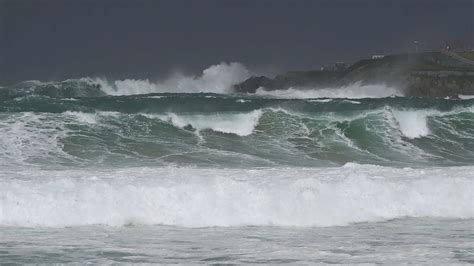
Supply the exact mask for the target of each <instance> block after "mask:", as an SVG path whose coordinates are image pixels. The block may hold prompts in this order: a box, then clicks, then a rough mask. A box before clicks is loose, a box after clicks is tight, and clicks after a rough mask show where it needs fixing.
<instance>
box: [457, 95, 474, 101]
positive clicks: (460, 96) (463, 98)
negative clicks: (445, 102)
mask: <svg viewBox="0 0 474 266" xmlns="http://www.w3.org/2000/svg"><path fill="white" fill-rule="evenodd" d="M458 97H459V99H462V100H470V99H474V95H462V94H459V95H458Z"/></svg>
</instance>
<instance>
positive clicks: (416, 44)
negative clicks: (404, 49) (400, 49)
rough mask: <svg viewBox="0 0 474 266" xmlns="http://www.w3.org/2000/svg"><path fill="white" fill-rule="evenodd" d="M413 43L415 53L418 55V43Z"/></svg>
mask: <svg viewBox="0 0 474 266" xmlns="http://www.w3.org/2000/svg"><path fill="white" fill-rule="evenodd" d="M413 43H414V44H415V52H417V53H418V43H419V42H418V41H414V42H413Z"/></svg>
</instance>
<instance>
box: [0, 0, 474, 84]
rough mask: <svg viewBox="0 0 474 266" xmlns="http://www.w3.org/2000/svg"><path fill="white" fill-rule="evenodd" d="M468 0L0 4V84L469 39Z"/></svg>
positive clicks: (327, 57) (156, 73)
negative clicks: (414, 41)
mask: <svg viewBox="0 0 474 266" xmlns="http://www.w3.org/2000/svg"><path fill="white" fill-rule="evenodd" d="M473 13H474V0H449V1H448V0H446V1H424V0H418V1H417V0H413V1H408V0H407V1H403V0H402V1H400V0H397V1H384V0H381V1H369V0H365V1H357V0H353V1H349V0H347V1H338V0H335V1H329V0H326V1H323V0H321V1H318V0H315V1H305V0H301V1H296V0H293V1H290V0H286V1H277V0H240V1H237V0H199V1H197V0H169V1H151V0H149V1H145V0H135V1H133V0H128V1H123V0H114V1H112V0H102V1H92V0H90V1H88V0H83V1H82V0H77V1H72V0H61V1H60V0H14V1H13V0H0V84H10V83H15V82H18V81H22V80H31V79H39V80H45V81H46V80H63V79H66V78H78V77H84V76H105V77H107V78H110V79H121V78H150V79H152V80H153V79H157V78H160V77H163V76H166V75H168V74H169V73H170V72H171V71H174V70H177V69H180V70H182V71H185V72H189V73H196V74H199V73H200V72H201V71H202V70H203V69H205V68H207V67H208V66H209V65H212V64H217V63H219V62H222V61H226V62H230V61H237V62H241V63H243V64H244V65H246V66H247V67H248V68H249V69H250V70H252V71H255V72H260V73H264V72H274V71H286V70H298V69H314V68H318V67H319V66H321V65H322V64H325V63H327V62H332V61H353V60H356V59H359V58H364V57H369V56H370V55H372V54H387V53H401V52H409V51H412V50H413V40H420V41H421V42H424V43H426V45H427V46H429V47H432V48H437V47H440V46H441V45H442V44H443V43H444V42H445V41H446V40H451V39H462V40H467V41H471V42H472V41H473V29H474V27H473Z"/></svg>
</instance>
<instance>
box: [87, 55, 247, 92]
mask: <svg viewBox="0 0 474 266" xmlns="http://www.w3.org/2000/svg"><path fill="white" fill-rule="evenodd" d="M250 76H251V72H250V71H249V70H248V69H247V68H246V67H245V66H244V65H242V64H240V63H237V62H232V63H220V64H218V65H212V66H210V67H208V68H207V69H205V70H204V71H203V72H202V74H201V75H200V76H186V75H184V74H181V73H178V74H175V75H172V76H171V77H169V78H167V79H166V80H164V81H160V82H156V83H153V82H150V81H149V80H148V79H145V80H136V79H125V80H116V81H113V82H110V81H107V80H105V79H100V78H97V79H95V80H94V81H95V82H97V83H98V84H100V85H101V89H102V90H103V91H104V92H105V93H107V94H109V95H133V94H148V93H164V92H176V93H199V92H210V93H229V92H231V87H232V85H234V84H237V83H239V82H241V81H244V80H245V79H247V78H249V77H250Z"/></svg>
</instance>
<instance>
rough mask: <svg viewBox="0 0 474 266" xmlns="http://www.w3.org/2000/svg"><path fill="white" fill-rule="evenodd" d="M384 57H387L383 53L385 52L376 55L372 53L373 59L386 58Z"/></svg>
mask: <svg viewBox="0 0 474 266" xmlns="http://www.w3.org/2000/svg"><path fill="white" fill-rule="evenodd" d="M384 57H385V55H383V54H374V55H372V59H373V60H375V59H382V58H384Z"/></svg>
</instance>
